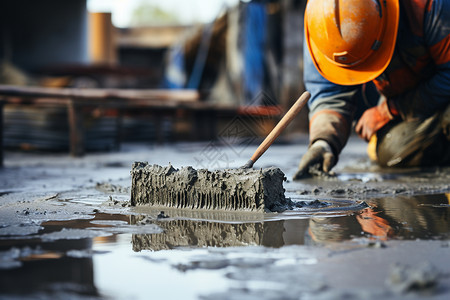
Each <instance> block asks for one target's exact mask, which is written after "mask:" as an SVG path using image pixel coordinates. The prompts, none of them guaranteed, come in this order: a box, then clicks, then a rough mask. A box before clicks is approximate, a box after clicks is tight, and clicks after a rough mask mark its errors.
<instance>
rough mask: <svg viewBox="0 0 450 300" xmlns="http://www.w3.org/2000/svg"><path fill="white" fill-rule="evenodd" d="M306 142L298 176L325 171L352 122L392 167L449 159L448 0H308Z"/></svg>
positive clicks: (376, 157) (333, 161)
mask: <svg viewBox="0 0 450 300" xmlns="http://www.w3.org/2000/svg"><path fill="white" fill-rule="evenodd" d="M304 45H305V46H304V81H305V86H306V89H307V90H308V91H310V92H311V94H312V96H311V98H310V100H309V103H308V105H309V108H310V129H309V132H310V145H309V148H308V151H307V152H306V153H305V154H304V156H303V157H302V159H301V161H300V165H299V169H298V171H297V173H296V174H295V175H294V179H300V178H302V177H304V176H307V175H308V174H310V173H313V171H314V172H317V171H318V172H325V173H328V172H329V171H330V170H331V169H332V168H333V167H334V166H335V165H336V163H337V161H338V157H339V154H340V152H341V150H342V149H343V147H344V146H345V144H346V142H347V140H348V137H349V135H350V133H351V129H352V122H353V121H357V122H355V123H356V127H355V130H356V132H357V133H358V135H359V136H360V137H361V138H363V139H365V140H366V141H369V140H371V142H370V143H369V146H370V145H372V144H374V145H375V146H374V147H373V149H374V151H373V152H372V154H371V155H369V156H371V158H373V159H374V160H376V161H377V162H378V163H379V164H380V165H382V166H387V167H410V166H430V165H440V164H447V163H449V162H450V125H449V124H450V105H449V103H450V1H447V0H384V1H381V0H309V1H308V3H307V6H306V10H305V43H304Z"/></svg>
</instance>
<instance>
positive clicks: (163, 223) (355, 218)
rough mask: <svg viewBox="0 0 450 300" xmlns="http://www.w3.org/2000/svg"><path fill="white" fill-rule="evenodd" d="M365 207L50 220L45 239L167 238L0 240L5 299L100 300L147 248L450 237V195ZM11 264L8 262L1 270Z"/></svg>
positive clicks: (1, 284) (0, 275)
mask: <svg viewBox="0 0 450 300" xmlns="http://www.w3.org/2000/svg"><path fill="white" fill-rule="evenodd" d="M367 202H368V204H369V205H370V207H369V208H365V209H362V210H360V211H357V212H355V211H350V212H346V213H345V214H340V215H336V214H333V215H330V216H331V217H330V216H329V217H326V214H316V213H310V214H309V215H305V214H301V215H297V217H296V218H293V217H292V215H289V214H287V215H283V214H279V215H278V216H277V218H268V219H267V218H266V219H265V218H262V219H261V218H260V217H256V216H252V218H250V217H249V218H248V219H247V220H246V221H243V222H237V221H236V220H234V219H230V218H228V219H227V220H228V222H226V221H218V220H213V219H210V220H207V219H206V215H204V216H201V217H202V218H205V219H201V220H198V219H197V220H194V219H183V218H181V217H176V218H173V215H172V218H167V219H157V218H156V215H155V217H151V218H148V217H149V215H142V216H139V215H131V216H126V215H110V214H100V213H97V214H96V215H95V217H94V218H93V219H90V220H87V219H82V220H75V221H74V220H72V221H52V222H47V223H44V224H42V225H43V227H44V229H43V230H42V231H41V232H40V233H39V234H41V235H44V234H48V233H52V232H55V231H60V230H62V229H63V228H82V229H85V230H92V231H96V232H99V231H98V230H99V229H104V228H117V227H121V226H124V224H126V226H133V227H136V228H143V227H145V226H141V225H138V224H141V223H142V222H141V221H142V220H141V219H142V218H148V219H149V220H151V222H153V223H155V224H156V225H158V226H159V227H161V228H162V229H163V233H155V234H133V235H131V234H113V233H111V234H110V235H107V236H99V237H95V238H94V239H89V238H81V239H76V238H74V239H70V238H68V239H60V240H53V241H48V242H46V241H44V240H41V239H40V238H39V235H36V236H35V237H34V238H28V239H22V240H17V239H0V266H1V267H0V279H1V280H0V291H1V292H0V298H1V297H2V296H4V295H11V294H15V295H25V294H28V295H29V294H32V295H34V296H36V298H39V297H40V296H42V295H43V296H42V297H41V298H46V296H48V297H50V295H51V296H52V297H53V296H55V295H62V294H63V295H64V294H66V295H70V296H74V295H75V296H81V297H83V296H100V297H101V296H104V292H105V291H109V292H111V291H112V290H114V293H115V292H116V290H115V289H118V290H119V289H122V288H123V282H127V278H130V277H133V276H132V275H131V274H134V272H136V269H135V266H136V268H138V267H139V266H140V264H141V261H139V260H136V259H135V258H133V257H135V256H136V255H144V254H145V252H143V253H136V252H140V251H142V250H153V251H156V250H163V249H174V248H177V247H191V248H201V247H230V246H249V245H262V246H267V247H281V246H284V245H291V244H297V245H303V244H321V243H332V242H342V241H347V240H350V239H353V238H355V237H356V238H358V237H366V238H369V239H377V240H389V239H411V240H413V239H425V240H428V239H440V240H445V239H449V238H450V234H449V232H450V230H449V229H450V226H449V225H450V218H449V216H450V205H449V204H450V203H449V195H448V194H438V195H426V196H413V197H411V196H396V197H392V198H376V199H371V200H369V201H367ZM216 217H217V215H216ZM222 218H224V216H222ZM128 224H129V225H128ZM133 232H136V231H133ZM130 240H131V246H130ZM99 249H100V250H103V251H99ZM8 255H9V257H8ZM133 255H134V256H133ZM5 262H9V263H10V265H9V266H7V265H5V264H3V265H1V263H5ZM131 266H133V267H132V268H131ZM152 267H158V266H153V265H152ZM121 268H128V269H127V270H128V273H126V274H125V273H122V275H123V276H122V277H119V279H120V280H123V281H120V282H119V283H117V285H116V284H112V281H111V280H116V281H117V276H118V275H117V274H118V273H116V272H115V270H117V269H121ZM159 268H160V271H159V272H160V273H158V272H156V273H155V272H153V271H154V270H153V271H152V270H151V269H150V268H141V269H140V270H141V271H142V272H147V273H148V274H147V273H146V276H143V277H142V281H144V280H147V279H148V278H149V277H148V276H150V275H151V276H154V277H161V274H162V273H161V272H166V273H167V278H171V277H173V276H174V274H173V272H172V271H171V269H170V266H162V265H161V266H159ZM152 272H153V273H152ZM119 273H120V272H119ZM166 273H164V274H166ZM149 274H150V275H149ZM180 276H181V275H180ZM180 280H183V279H182V278H181V279H180ZM120 283H122V285H121V284H120ZM128 285H129V283H127V287H126V288H124V291H127V292H129V291H131V290H133V289H130V287H129V286H128ZM143 286H145V285H143ZM133 291H134V290H133ZM145 292H146V291H145ZM39 295H40V296H39ZM38 296H39V297H38ZM48 297H47V298H48Z"/></svg>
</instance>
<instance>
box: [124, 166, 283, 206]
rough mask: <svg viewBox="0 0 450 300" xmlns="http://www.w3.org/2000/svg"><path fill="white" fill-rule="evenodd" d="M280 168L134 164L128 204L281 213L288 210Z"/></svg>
mask: <svg viewBox="0 0 450 300" xmlns="http://www.w3.org/2000/svg"><path fill="white" fill-rule="evenodd" d="M285 180H286V177H285V176H284V173H283V171H281V170H280V169H279V168H274V167H272V168H266V169H260V170H253V169H244V168H236V169H226V170H214V171H210V170H207V169H200V170H196V169H194V168H192V167H191V166H185V167H182V168H181V169H175V168H174V167H173V166H172V165H169V166H166V167H162V166H159V165H156V164H154V165H149V164H148V163H147V162H135V163H133V167H132V169H131V205H151V206H162V207H164V206H167V207H176V208H185V209H206V210H214V209H218V210H236V211H268V212H270V211H282V210H286V209H288V208H289V203H288V202H287V201H286V199H285V197H284V188H283V181H285Z"/></svg>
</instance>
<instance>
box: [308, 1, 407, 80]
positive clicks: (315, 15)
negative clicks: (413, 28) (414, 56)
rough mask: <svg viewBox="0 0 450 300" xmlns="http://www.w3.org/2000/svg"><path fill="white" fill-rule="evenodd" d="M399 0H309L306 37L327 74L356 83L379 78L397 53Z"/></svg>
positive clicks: (321, 69)
mask: <svg viewBox="0 0 450 300" xmlns="http://www.w3.org/2000/svg"><path fill="white" fill-rule="evenodd" d="M398 20H399V4H398V0H309V1H308V3H307V5H306V11H305V37H306V43H307V44H308V49H309V53H310V54H311V57H312V60H313V62H314V65H315V66H316V68H317V70H318V71H319V73H320V74H322V76H323V77H325V78H326V79H328V80H329V81H331V82H334V83H337V84H341V85H355V84H362V83H365V82H368V81H371V80H373V79H375V78H376V77H378V76H379V75H380V74H381V73H382V72H383V71H384V70H385V69H386V67H387V66H388V64H389V62H390V60H391V58H392V54H393V53H394V48H395V41H396V39H397V29H398Z"/></svg>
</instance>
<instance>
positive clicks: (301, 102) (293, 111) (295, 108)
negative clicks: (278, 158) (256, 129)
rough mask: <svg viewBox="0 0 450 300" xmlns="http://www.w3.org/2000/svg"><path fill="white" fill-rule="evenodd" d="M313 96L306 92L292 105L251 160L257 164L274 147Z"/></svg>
mask: <svg viewBox="0 0 450 300" xmlns="http://www.w3.org/2000/svg"><path fill="white" fill-rule="evenodd" d="M310 97H311V94H310V93H309V92H304V93H303V94H302V95H301V96H300V97H299V98H298V99H297V101H296V102H295V103H294V105H292V107H291V108H290V109H289V110H288V112H287V113H286V114H285V115H284V117H283V118H282V119H281V120H280V122H278V124H277V126H275V128H274V129H272V131H271V132H270V133H269V135H268V136H267V137H266V138H265V139H264V141H263V142H262V143H261V145H259V147H258V149H256V151H255V153H253V156H252V158H251V160H252V161H253V163H255V162H256V161H257V160H258V158H260V157H261V155H263V154H264V152H266V150H267V149H268V148H269V147H270V145H272V143H273V142H274V141H275V139H276V138H277V137H278V136H279V135H280V134H281V132H283V130H284V129H285V128H286V127H287V126H288V125H289V123H291V121H292V119H294V117H295V116H296V115H297V114H298V113H299V112H300V110H302V108H303V106H305V104H306V102H308V100H309V98H310Z"/></svg>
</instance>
